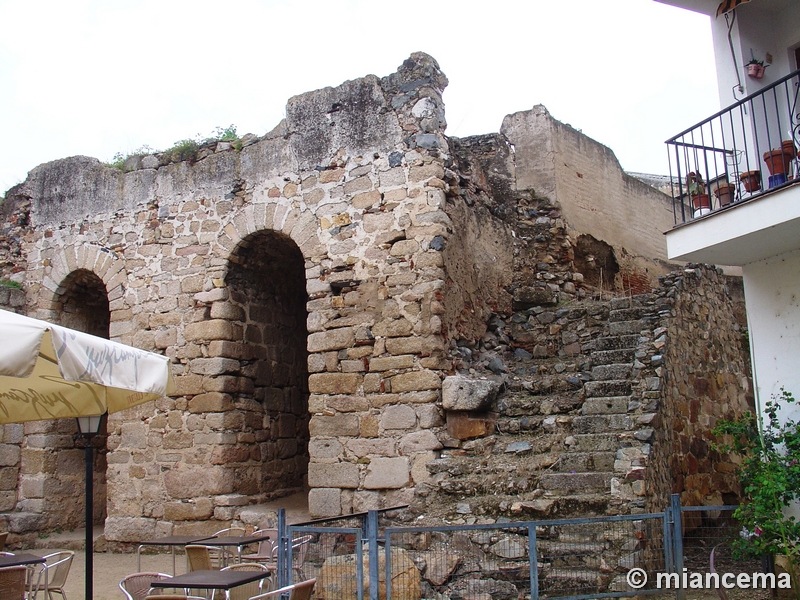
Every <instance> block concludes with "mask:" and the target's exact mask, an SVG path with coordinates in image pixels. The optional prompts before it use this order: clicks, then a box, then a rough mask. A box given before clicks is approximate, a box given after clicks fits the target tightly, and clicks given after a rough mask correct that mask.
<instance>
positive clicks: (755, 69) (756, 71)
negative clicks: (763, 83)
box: [747, 63, 764, 79]
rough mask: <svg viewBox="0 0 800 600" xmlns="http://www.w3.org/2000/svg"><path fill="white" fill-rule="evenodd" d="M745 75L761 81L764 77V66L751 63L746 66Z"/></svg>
mask: <svg viewBox="0 0 800 600" xmlns="http://www.w3.org/2000/svg"><path fill="white" fill-rule="evenodd" d="M747 74H748V75H749V76H750V77H755V78H756V79H761V78H762V77H764V66H763V65H759V64H756V63H751V64H749V65H747Z"/></svg>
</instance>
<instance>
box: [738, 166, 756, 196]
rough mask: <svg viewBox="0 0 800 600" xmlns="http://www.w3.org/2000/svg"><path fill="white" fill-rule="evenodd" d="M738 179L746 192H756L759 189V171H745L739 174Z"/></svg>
mask: <svg viewBox="0 0 800 600" xmlns="http://www.w3.org/2000/svg"><path fill="white" fill-rule="evenodd" d="M739 181H741V182H742V184H743V185H744V189H745V190H747V191H748V192H757V191H758V190H760V189H761V171H745V172H744V173H742V174H741V175H739Z"/></svg>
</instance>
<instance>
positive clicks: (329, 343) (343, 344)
mask: <svg viewBox="0 0 800 600" xmlns="http://www.w3.org/2000/svg"><path fill="white" fill-rule="evenodd" d="M354 343H355V331H354V330H353V329H352V328H351V327H342V328H339V329H331V330H328V331H322V332H319V333H312V334H310V335H309V336H308V351H309V352H327V351H329V350H340V349H342V348H350V347H351V346H353V344H354Z"/></svg>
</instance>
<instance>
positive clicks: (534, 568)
mask: <svg viewBox="0 0 800 600" xmlns="http://www.w3.org/2000/svg"><path fill="white" fill-rule="evenodd" d="M528 559H529V562H530V564H529V565H528V567H529V569H530V578H531V600H539V555H538V553H537V552H536V525H528Z"/></svg>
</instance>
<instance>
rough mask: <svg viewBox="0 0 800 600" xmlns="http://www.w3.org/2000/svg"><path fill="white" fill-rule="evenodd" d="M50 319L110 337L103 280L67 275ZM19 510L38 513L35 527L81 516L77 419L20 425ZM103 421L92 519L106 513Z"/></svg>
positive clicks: (75, 522)
mask: <svg viewBox="0 0 800 600" xmlns="http://www.w3.org/2000/svg"><path fill="white" fill-rule="evenodd" d="M50 306H51V310H52V314H53V317H54V318H52V320H53V321H54V322H56V323H58V324H59V325H63V326H65V327H69V328H71V329H75V330H77V331H82V332H84V333H89V334H91V335H95V336H98V337H102V338H105V339H109V328H110V323H111V312H110V310H109V301H108V294H107V292H106V286H105V283H104V282H103V280H102V279H101V278H100V277H99V276H98V275H97V274H95V273H94V272H92V271H90V270H88V269H76V270H74V271H72V272H71V273H69V274H68V275H66V276H65V277H64V278H63V279H62V280H61V282H60V285H59V286H58V288H57V291H56V292H55V293H54V294H53V297H52V299H51V301H50ZM24 431H25V434H26V435H25V439H24V441H23V444H22V461H21V466H20V485H19V492H18V502H17V510H19V511H23V512H30V513H34V514H38V515H39V517H38V519H37V520H43V521H44V527H39V529H45V530H52V529H74V528H76V527H82V526H83V524H84V522H85V521H84V519H85V514H84V512H85V503H84V502H85V497H84V494H83V492H82V490H83V487H84V483H85V482H84V477H85V471H84V468H85V465H84V451H83V448H84V445H83V444H84V443H85V439H84V438H83V437H82V436H80V435H79V433H78V427H77V424H76V422H75V419H56V420H44V421H34V422H30V423H25V424H24ZM107 437H108V436H107V430H106V424H105V421H104V422H103V424H102V426H101V430H100V433H99V435H97V436H96V437H94V438H93V440H92V443H93V444H94V446H95V452H94V457H95V462H94V499H95V501H94V523H95V524H102V523H103V522H104V521H105V518H106V497H107V495H106V489H107V484H106V469H107V463H106V441H107Z"/></svg>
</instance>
